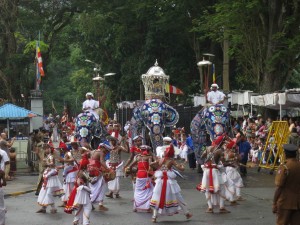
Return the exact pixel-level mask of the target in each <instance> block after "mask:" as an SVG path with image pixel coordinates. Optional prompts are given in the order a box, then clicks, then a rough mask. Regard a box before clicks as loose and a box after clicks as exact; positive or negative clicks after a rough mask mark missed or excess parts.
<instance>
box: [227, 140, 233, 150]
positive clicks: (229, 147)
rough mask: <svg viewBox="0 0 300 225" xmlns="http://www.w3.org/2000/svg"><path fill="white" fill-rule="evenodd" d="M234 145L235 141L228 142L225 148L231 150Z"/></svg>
mask: <svg viewBox="0 0 300 225" xmlns="http://www.w3.org/2000/svg"><path fill="white" fill-rule="evenodd" d="M234 145H235V141H230V142H229V143H228V144H227V148H228V149H232V148H233V146H234Z"/></svg>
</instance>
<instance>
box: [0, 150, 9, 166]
mask: <svg viewBox="0 0 300 225" xmlns="http://www.w3.org/2000/svg"><path fill="white" fill-rule="evenodd" d="M0 155H1V156H2V160H1V164H0V169H1V170H3V171H4V170H5V163H6V162H9V157H8V155H7V153H6V151H4V150H2V149H0Z"/></svg>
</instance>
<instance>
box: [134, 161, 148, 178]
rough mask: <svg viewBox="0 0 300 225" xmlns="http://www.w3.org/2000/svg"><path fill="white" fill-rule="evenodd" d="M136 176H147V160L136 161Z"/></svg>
mask: <svg viewBox="0 0 300 225" xmlns="http://www.w3.org/2000/svg"><path fill="white" fill-rule="evenodd" d="M137 167H138V172H137V178H147V177H148V170H149V162H138V164H137Z"/></svg>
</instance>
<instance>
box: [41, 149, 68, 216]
mask: <svg viewBox="0 0 300 225" xmlns="http://www.w3.org/2000/svg"><path fill="white" fill-rule="evenodd" d="M44 147H45V153H46V158H45V159H44V160H45V166H46V169H45V171H44V173H43V180H44V182H43V185H42V188H41V190H40V193H39V196H38V200H37V202H38V204H39V205H41V206H42V208H41V209H40V210H38V211H37V213H46V208H47V206H48V205H50V206H51V213H56V212H57V209H56V208H55V203H54V196H60V195H62V194H63V189H62V185H61V183H60V181H59V179H58V171H57V169H56V168H55V159H54V156H53V153H52V150H53V149H51V147H50V145H49V144H44Z"/></svg>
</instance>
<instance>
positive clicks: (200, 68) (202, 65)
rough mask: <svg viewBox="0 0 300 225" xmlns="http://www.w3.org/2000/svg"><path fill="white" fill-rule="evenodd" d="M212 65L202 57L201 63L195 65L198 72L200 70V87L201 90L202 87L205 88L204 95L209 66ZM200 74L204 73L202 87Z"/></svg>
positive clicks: (206, 89)
mask: <svg viewBox="0 0 300 225" xmlns="http://www.w3.org/2000/svg"><path fill="white" fill-rule="evenodd" d="M211 64H212V63H211V62H210V61H208V60H205V59H204V57H203V60H202V61H199V62H198V63H197V66H198V67H199V70H200V86H201V90H203V89H204V87H203V86H205V91H204V92H205V95H206V93H207V92H208V75H209V66H210V65H211ZM206 66H207V70H206V68H205V67H206ZM202 67H203V68H204V69H203V71H202ZM202 72H204V85H203V82H202V81H203V79H202Z"/></svg>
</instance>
